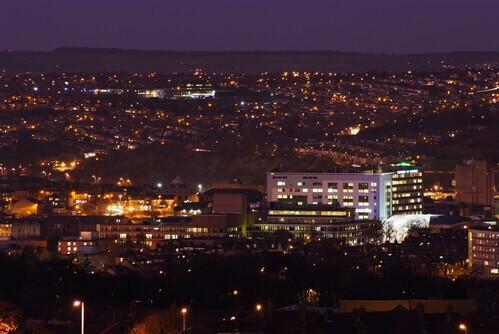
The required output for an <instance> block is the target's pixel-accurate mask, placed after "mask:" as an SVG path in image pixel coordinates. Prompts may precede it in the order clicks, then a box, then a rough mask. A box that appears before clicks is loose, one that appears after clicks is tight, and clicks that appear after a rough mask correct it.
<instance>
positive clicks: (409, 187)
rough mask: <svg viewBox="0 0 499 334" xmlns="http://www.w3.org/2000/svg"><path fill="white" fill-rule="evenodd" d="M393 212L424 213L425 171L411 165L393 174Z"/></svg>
mask: <svg viewBox="0 0 499 334" xmlns="http://www.w3.org/2000/svg"><path fill="white" fill-rule="evenodd" d="M392 213H393V214H394V215H395V214H414V215H418V214H422V213H423V173H422V172H421V171H420V170H419V169H417V168H415V167H410V168H408V169H404V170H398V171H397V172H395V173H394V174H393V176H392Z"/></svg>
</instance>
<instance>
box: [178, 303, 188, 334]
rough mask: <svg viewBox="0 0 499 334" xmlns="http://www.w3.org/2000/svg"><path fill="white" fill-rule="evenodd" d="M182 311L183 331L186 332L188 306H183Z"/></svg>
mask: <svg viewBox="0 0 499 334" xmlns="http://www.w3.org/2000/svg"><path fill="white" fill-rule="evenodd" d="M180 312H181V313H182V331H183V332H185V329H186V324H185V316H186V315H187V308H186V307H184V308H182V310H180Z"/></svg>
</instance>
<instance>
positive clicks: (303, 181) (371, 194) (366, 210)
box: [267, 172, 392, 220]
mask: <svg viewBox="0 0 499 334" xmlns="http://www.w3.org/2000/svg"><path fill="white" fill-rule="evenodd" d="M391 182H392V173H373V172H364V173H281V172H273V173H268V174H267V201H269V202H279V201H281V202H292V203H295V204H296V205H314V204H323V205H328V204H333V203H335V202H338V203H339V205H340V206H342V207H346V208H349V207H350V208H352V207H353V208H355V219H379V220H385V219H387V218H388V217H390V216H391V214H392V203H391V198H392V195H391Z"/></svg>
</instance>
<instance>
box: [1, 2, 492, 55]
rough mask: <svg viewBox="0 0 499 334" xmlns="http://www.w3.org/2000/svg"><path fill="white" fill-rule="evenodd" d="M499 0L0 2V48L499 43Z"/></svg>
mask: <svg viewBox="0 0 499 334" xmlns="http://www.w3.org/2000/svg"><path fill="white" fill-rule="evenodd" d="M498 13H499V0H211V1H210V0H86V1H85V0H0V49H16V50H49V49H53V48H56V47H60V46H91V47H116V48H139V49H164V50H338V51H360V52H394V53H406V52H436V51H463V50H465V51H484V50H489V51H499V14H498Z"/></svg>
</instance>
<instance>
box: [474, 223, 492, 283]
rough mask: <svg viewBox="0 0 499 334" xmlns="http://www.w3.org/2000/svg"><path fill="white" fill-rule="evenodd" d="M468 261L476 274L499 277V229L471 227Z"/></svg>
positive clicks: (483, 276)
mask: <svg viewBox="0 0 499 334" xmlns="http://www.w3.org/2000/svg"><path fill="white" fill-rule="evenodd" d="M468 261H469V263H470V265H471V269H472V271H473V274H475V275H476V276H478V277H481V278H492V279H499V230H495V229H494V230H487V229H470V230H469V232H468Z"/></svg>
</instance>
